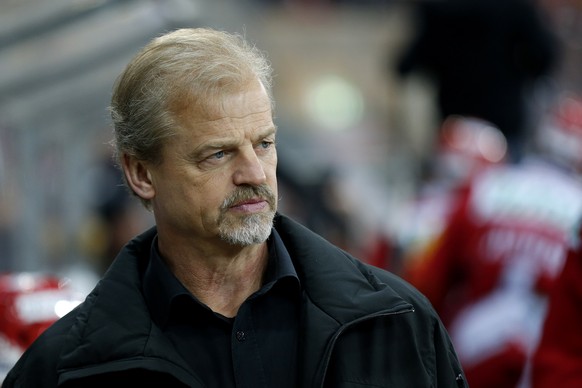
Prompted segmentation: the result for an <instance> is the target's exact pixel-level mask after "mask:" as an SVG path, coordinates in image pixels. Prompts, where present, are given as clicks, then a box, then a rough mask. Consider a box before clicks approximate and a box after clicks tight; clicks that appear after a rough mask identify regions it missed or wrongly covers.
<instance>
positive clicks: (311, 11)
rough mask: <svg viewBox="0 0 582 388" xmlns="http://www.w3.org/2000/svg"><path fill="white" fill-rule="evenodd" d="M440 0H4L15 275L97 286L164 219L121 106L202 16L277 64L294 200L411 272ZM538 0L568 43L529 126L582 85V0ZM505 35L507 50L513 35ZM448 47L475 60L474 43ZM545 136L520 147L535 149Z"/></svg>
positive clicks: (5, 263)
mask: <svg viewBox="0 0 582 388" xmlns="http://www.w3.org/2000/svg"><path fill="white" fill-rule="evenodd" d="M435 2H438V1H412V0H408V1H406V0H359V1H358V0H352V1H349V0H343V1H342V0H281V1H276V0H272V1H270V0H157V1H156V0H139V1H138V0H51V1H44V0H0V270H2V271H5V272H6V271H7V272H13V273H14V272H47V273H55V274H58V275H59V276H69V277H72V278H75V277H76V279H79V280H77V281H76V282H77V283H76V284H77V286H78V287H79V288H80V289H82V292H88V290H89V289H90V288H92V286H93V285H94V284H95V282H96V279H97V277H98V276H100V275H101V274H102V273H103V272H104V271H105V269H106V268H107V266H108V265H109V263H110V261H111V259H112V258H113V256H114V255H115V253H116V252H117V250H118V249H119V248H120V246H121V245H122V244H124V243H125V242H126V241H127V240H128V239H130V238H131V237H132V236H133V235H135V234H137V233H139V232H140V231H142V230H143V229H145V228H146V227H147V226H149V225H152V217H151V215H150V214H149V213H147V212H146V211H145V210H143V209H142V208H141V207H140V205H139V203H138V202H137V201H135V200H133V199H131V198H130V197H129V196H128V195H127V193H126V191H125V189H124V188H123V187H121V179H120V176H119V171H118V170H117V169H116V167H115V166H114V165H113V163H112V160H111V148H110V146H109V144H108V142H109V141H110V140H111V138H112V129H111V127H110V122H109V116H108V112H107V106H108V104H109V98H110V94H111V88H112V85H113V82H114V81H115V78H116V77H117V76H118V75H119V74H120V73H121V71H122V70H123V68H124V66H125V64H126V63H127V62H128V61H129V60H130V58H131V57H132V56H133V55H134V54H135V53H137V51H138V50H139V49H140V48H141V47H142V46H143V45H144V44H145V43H146V42H148V41H149V40H150V39H151V38H153V37H155V36H158V35H160V34H162V33H163V32H166V31H168V30H171V29H175V28H178V27H196V26H205V27H214V28H217V29H224V30H228V31H230V32H239V33H241V34H243V35H245V36H246V37H247V38H248V39H249V40H250V41H252V42H254V43H255V44H256V45H257V46H258V47H259V48H261V49H262V50H264V51H266V52H267V54H268V57H269V58H270V60H271V62H272V64H273V67H274V70H275V79H274V94H275V100H276V123H277V125H278V127H279V134H278V152H279V179H280V193H281V203H280V209H281V211H283V212H285V213H287V214H289V215H291V216H294V217H295V218H297V219H298V220H300V221H301V222H303V223H305V224H306V225H308V226H309V227H311V228H312V229H314V230H315V231H317V232H319V233H320V234H322V235H323V236H324V237H326V238H327V239H329V240H331V241H333V242H334V243H336V244H338V245H340V246H341V247H343V248H345V249H346V250H348V251H350V252H352V253H354V254H356V255H358V256H359V257H361V258H362V259H364V260H366V261H369V262H371V263H373V264H375V265H379V266H382V267H386V268H389V269H395V270H398V266H397V264H395V263H394V261H393V260H394V258H395V257H396V258H397V256H398V255H397V254H395V251H397V250H398V249H397V248H395V247H394V245H395V243H394V240H395V239H397V237H395V236H397V235H399V234H401V231H400V230H399V229H400V228H403V225H404V222H403V219H402V217H404V216H403V215H402V208H403V206H404V204H406V203H408V202H409V201H410V200H411V199H412V198H414V197H415V195H416V194H417V192H418V188H419V186H421V185H422V183H423V182H424V180H425V178H426V171H427V164H429V165H430V163H431V160H432V159H431V155H432V154H433V153H434V149H435V148H434V147H435V144H436V142H437V137H438V132H439V128H440V127H441V125H442V122H443V119H444V117H442V116H441V115H442V112H440V110H439V97H438V96H439V87H440V86H442V85H440V84H439V82H435V81H434V79H431V78H430V77H429V76H427V74H423V73H422V72H415V71H412V70H411V69H412V67H414V66H412V65H411V64H410V63H408V64H405V62H406V59H405V57H406V55H407V54H410V52H409V50H411V47H413V46H414V42H415V40H416V39H417V38H418V35H419V33H420V31H422V30H423V29H424V28H425V27H426V26H425V25H424V26H423V22H425V21H426V20H424V19H423V17H422V12H419V9H421V8H422V6H423V5H424V4H427V3H435ZM490 3H496V1H492V2H490ZM531 3H532V4H534V5H535V6H536V7H537V8H538V10H539V11H540V15H541V18H540V20H541V23H542V24H543V27H544V28H545V29H547V30H548V31H549V32H550V33H551V34H552V35H553V36H554V38H555V40H552V41H551V43H548V42H547V41H546V42H545V43H546V46H545V47H546V48H548V47H549V52H548V54H547V55H545V54H544V55H543V58H542V59H548V61H549V62H551V63H547V64H545V65H543V66H545V67H544V68H543V69H542V68H541V67H542V65H540V71H539V72H538V74H536V76H537V78H536V79H535V82H532V84H531V85H529V89H527V90H528V91H529V94H528V98H527V101H526V106H527V107H528V109H529V110H527V115H526V116H527V118H528V120H526V121H527V123H528V125H526V127H528V128H534V127H536V120H537V119H538V118H539V117H540V116H542V114H541V113H540V112H542V111H543V109H544V107H545V105H544V104H545V103H544V102H545V101H550V100H552V98H553V96H555V95H558V94H560V92H561V91H564V90H568V91H572V92H575V93H579V92H581V91H582V90H581V89H582V72H580V71H579V69H580V68H581V65H582V47H581V44H582V43H581V42H582V39H580V37H581V36H582V33H581V31H582V19H581V17H582V13H581V12H580V11H581V6H580V4H579V3H580V2H579V1H575V0H569V1H568V0H540V1H537V2H533V1H532V2H531ZM520 17H521V18H522V19H523V14H521V16H520V15H518V19H517V20H522V19H520ZM491 20H493V23H494V24H495V20H498V19H495V18H493V19H491ZM491 20H490V22H491ZM517 24H519V23H517ZM484 28H485V27H484ZM481 31H482V32H483V31H488V30H485V29H483V30H481ZM457 35H458V33H457ZM461 35H462V34H461ZM490 37H491V36H490ZM492 38H493V40H492V43H491V42H489V43H488V44H490V45H493V46H494V47H498V44H499V45H501V42H503V41H504V40H505V39H506V37H504V36H494V37H492ZM462 44H465V45H466V47H467V49H468V50H469V47H470V46H478V47H482V45H480V44H476V43H475V42H474V41H470V40H468V41H467V42H464V43H462ZM461 47H463V46H461ZM554 49H555V50H554ZM535 50H537V49H535ZM535 50H534V51H535ZM535 52H541V51H535ZM544 53H545V52H544ZM433 55H436V56H439V54H438V53H436V54H435V53H433ZM440 55H441V59H442V61H443V62H444V61H448V62H449V63H461V62H462V59H463V58H466V57H469V56H471V55H472V54H468V53H465V52H464V51H463V49H459V50H458V51H456V52H454V53H452V54H451V53H445V52H443V53H442V54H440ZM495 55H496V54H491V55H489V59H491V63H492V64H491V65H488V66H491V67H490V68H489V69H490V70H491V71H492V72H495V71H497V70H496V68H495V64H496V63H497V62H499V61H497V57H495ZM408 59H409V60H410V58H408ZM463 66H466V65H463ZM408 67H409V68H408ZM489 69H488V68H485V69H484V72H485V73H487V72H488V70H489ZM441 82H442V80H441ZM473 89H474V90H473V91H474V92H475V93H476V94H479V93H480V90H478V87H474V88H473ZM500 105H502V103H500ZM458 113H463V112H458ZM498 126H499V127H501V124H499V125H498ZM501 129H502V130H504V128H501ZM529 134H530V132H529V129H525V130H524V133H523V134H522V136H520V137H519V138H517V139H515V140H514V139H511V141H510V145H511V146H512V147H513V145H514V144H513V143H518V144H520V145H523V148H527V146H528V144H529V143H528V140H529V139H530V137H531V136H529ZM521 148H522V147H521V146H516V149H521Z"/></svg>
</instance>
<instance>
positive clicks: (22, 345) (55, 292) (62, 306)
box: [0, 272, 84, 384]
mask: <svg viewBox="0 0 582 388" xmlns="http://www.w3.org/2000/svg"><path fill="white" fill-rule="evenodd" d="M83 298H84V295H82V293H80V291H78V290H76V289H75V288H74V287H73V286H72V284H71V280H70V279H68V278H64V277H59V276H55V275H50V274H40V273H27V272H22V273H2V274H0V317H1V319H0V384H1V382H2V381H3V380H4V378H5V377H6V373H7V372H8V370H10V368H12V367H13V366H14V364H15V363H16V361H17V360H18V358H20V356H22V353H24V351H25V350H26V349H27V348H28V346H29V345H30V344H32V342H33V341H34V340H35V339H36V338H37V337H38V336H39V335H40V334H41V333H42V332H43V331H44V330H46V329H47V328H48V327H49V326H50V325H52V324H53V323H54V322H55V321H56V320H57V319H59V318H60V317H62V316H63V315H65V314H66V313H68V312H69V311H71V310H72V309H73V308H74V307H75V306H76V305H77V304H79V303H80V302H81V300H82V299H83Z"/></svg>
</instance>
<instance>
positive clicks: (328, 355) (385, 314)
mask: <svg viewBox="0 0 582 388" xmlns="http://www.w3.org/2000/svg"><path fill="white" fill-rule="evenodd" d="M413 312H414V307H412V306H411V307H409V308H407V309H405V310H399V311H386V312H379V313H374V314H370V315H366V316H363V317H360V318H358V319H355V320H353V321H351V322H349V323H346V324H345V325H342V326H341V327H340V328H339V329H338V330H337V332H336V333H335V334H334V336H333V337H332V339H331V343H330V345H329V348H328V351H327V352H326V354H325V361H324V366H323V374H322V376H321V381H320V382H319V384H318V386H319V387H323V383H324V382H325V376H326V374H327V368H328V367H329V361H330V360H331V354H332V352H333V349H334V347H335V344H336V342H337V340H338V338H339V337H340V336H341V335H342V334H343V332H344V331H346V329H348V328H350V327H353V326H355V325H358V324H360V323H362V322H365V321H367V320H370V319H375V318H380V317H388V316H391V315H400V314H406V313H413Z"/></svg>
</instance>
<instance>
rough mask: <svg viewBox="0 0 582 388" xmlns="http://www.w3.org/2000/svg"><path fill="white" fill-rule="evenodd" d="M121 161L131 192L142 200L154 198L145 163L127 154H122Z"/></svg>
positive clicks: (153, 189)
mask: <svg viewBox="0 0 582 388" xmlns="http://www.w3.org/2000/svg"><path fill="white" fill-rule="evenodd" d="M121 160H122V165H123V173H124V174H125V178H126V180H127V184H128V185H129V187H130V188H131V190H132V191H133V192H134V193H135V194H136V195H137V196H139V197H140V198H142V199H145V200H149V199H152V198H153V197H154V196H155V188H154V185H153V183H152V179H151V175H150V172H149V170H148V168H147V166H146V165H145V163H144V162H143V161H141V160H138V159H137V158H136V157H135V156H131V155H128V154H123V157H122V159H121Z"/></svg>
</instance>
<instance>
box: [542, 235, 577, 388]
mask: <svg viewBox="0 0 582 388" xmlns="http://www.w3.org/2000/svg"><path fill="white" fill-rule="evenodd" d="M581 240H582V228H581V229H580V236H579V239H578V241H577V246H576V248H575V249H573V250H572V251H571V252H570V254H569V256H568V259H567V261H566V265H565V266H564V270H563V271H562V274H561V275H560V277H559V279H558V280H557V281H556V285H555V286H554V289H553V290H552V293H551V295H550V302H549V308H548V315H547V317H546V321H545V324H544V330H543V334H542V339H541V341H540V345H539V348H538V349H537V351H536V354H535V356H534V363H533V378H532V382H533V387H534V388H555V387H560V388H578V387H582V245H581V244H580V242H581Z"/></svg>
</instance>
